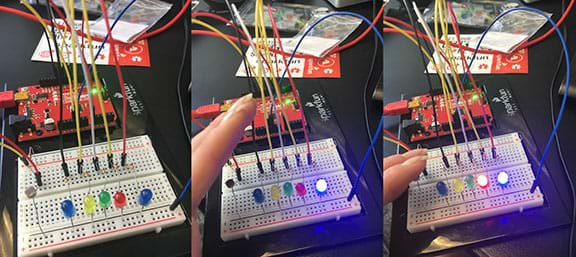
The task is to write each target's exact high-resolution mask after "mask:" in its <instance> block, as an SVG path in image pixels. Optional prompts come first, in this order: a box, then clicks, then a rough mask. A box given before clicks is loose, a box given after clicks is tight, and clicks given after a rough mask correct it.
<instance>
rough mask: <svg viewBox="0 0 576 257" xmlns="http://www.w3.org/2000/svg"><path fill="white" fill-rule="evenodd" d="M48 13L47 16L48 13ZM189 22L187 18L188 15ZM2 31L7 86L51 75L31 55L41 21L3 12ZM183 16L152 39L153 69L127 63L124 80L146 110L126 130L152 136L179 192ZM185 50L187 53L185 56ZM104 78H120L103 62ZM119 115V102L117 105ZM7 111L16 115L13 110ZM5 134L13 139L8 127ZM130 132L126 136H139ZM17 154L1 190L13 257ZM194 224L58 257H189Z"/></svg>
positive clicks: (8, 162) (185, 147) (3, 243)
mask: <svg viewBox="0 0 576 257" xmlns="http://www.w3.org/2000/svg"><path fill="white" fill-rule="evenodd" d="M175 2H176V3H175V4H174V7H173V8H172V10H171V11H169V12H168V14H167V15H166V16H165V17H164V18H163V19H162V20H160V21H159V24H160V25H163V24H164V23H165V22H166V21H167V20H168V19H170V18H172V17H174V15H175V13H176V12H177V11H178V10H179V9H180V8H179V7H181V4H180V3H179V1H175ZM1 5H4V6H9V7H13V8H17V9H20V10H25V8H24V6H23V5H21V4H19V3H18V1H3V2H2V3H1ZM37 9H38V10H39V12H40V13H41V14H42V15H44V14H45V11H44V10H45V8H44V7H43V6H38V7H37ZM44 17H46V16H44ZM186 20H187V21H189V19H188V18H186ZM0 24H2V25H0V34H1V35H4V36H3V37H2V38H3V40H1V41H0V49H3V50H1V51H0V67H1V69H0V81H1V82H2V84H4V82H6V83H8V88H9V89H12V90H14V89H16V88H17V87H18V86H25V85H31V84H36V83H37V82H38V80H39V79H40V78H46V77H52V76H53V75H52V69H51V66H50V64H48V63H40V62H32V61H30V57H31V56H32V53H33V51H34V49H35V48H36V45H37V44H38V42H39V40H40V38H41V37H42V35H43V33H42V28H41V26H40V25H39V24H38V23H35V22H32V21H30V20H26V19H23V18H21V17H19V16H15V15H11V14H6V13H0ZM184 33H185V32H184V24H183V20H180V22H177V23H176V24H175V25H174V26H172V27H170V28H169V29H168V30H167V31H165V32H164V33H161V34H159V35H157V36H155V37H152V38H150V39H149V41H148V43H149V48H150V58H151V67H150V68H141V67H123V68H122V70H123V72H124V75H125V80H126V83H129V84H131V85H133V86H134V87H135V88H136V91H137V95H138V97H139V98H140V99H141V100H142V102H143V104H144V108H145V109H146V111H147V115H146V116H147V117H145V120H146V121H145V122H143V123H142V124H144V125H143V127H141V128H135V129H130V128H129V129H128V131H129V132H130V131H142V132H141V133H145V134H147V135H149V136H150V138H151V140H152V143H153V145H154V147H155V149H156V152H157V154H158V156H159V158H160V160H161V161H162V162H163V163H164V166H165V169H166V170H167V171H171V174H174V176H172V175H168V177H169V178H170V181H171V183H172V185H173V187H174V189H175V191H176V192H178V193H179V192H180V191H181V190H182V187H183V185H184V184H185V183H186V181H187V180H188V179H189V178H190V172H189V170H190V161H189V160H190V144H189V142H188V140H187V139H186V135H185V134H184V129H183V127H182V123H181V122H180V113H179V109H178V101H177V98H176V82H177V76H178V70H179V67H180V63H181V61H182V56H188V57H187V61H186V63H187V65H186V67H185V69H184V73H183V74H184V75H183V79H182V86H181V88H182V89H183V90H182V92H183V93H184V99H185V100H184V105H185V107H184V110H189V108H190V102H189V101H188V100H186V99H189V98H188V97H189V94H186V88H187V86H188V82H189V81H190V80H189V79H190V66H189V63H190V58H189V55H190V53H189V52H187V53H183V48H184V45H183V42H184V35H185V34H184ZM183 54H184V55H183ZM98 68H99V70H100V71H101V74H102V76H103V77H104V79H106V81H117V77H116V73H115V71H114V68H113V66H106V67H105V66H99V67H98ZM116 108H117V110H120V111H119V112H118V113H120V114H121V106H116ZM7 113H15V111H12V110H9V111H8V112H7ZM6 131H7V133H6V134H7V136H9V137H10V138H14V135H13V134H12V133H11V131H10V129H9V127H8V126H6ZM119 132H120V129H116V130H115V131H114V133H113V134H112V137H113V139H120V138H121V133H119ZM136 135H137V134H136V133H129V134H128V136H136ZM64 141H65V146H66V147H72V146H75V142H76V139H75V138H74V137H71V136H65V137H64ZM33 144H34V145H37V146H38V147H40V148H41V149H42V151H51V150H57V149H58V140H57V139H46V140H39V141H37V142H34V143H33ZM14 164H15V162H14V158H13V156H12V155H11V154H9V153H8V152H6V153H5V159H4V167H3V175H2V185H1V186H2V187H1V191H0V213H2V218H1V219H0V256H13V255H14V256H15V255H16V252H15V249H16V245H15V242H16V233H17V229H16V228H17V227H16V221H17V217H16V205H17V196H16V174H17V173H16V167H15V165H14ZM184 206H185V209H186V210H187V212H188V213H190V198H189V197H187V198H186V200H185V201H184ZM190 234H191V233H190V223H189V222H185V223H184V224H182V225H179V226H177V227H173V228H168V229H165V230H163V231H162V232H161V233H159V234H156V233H146V234H142V235H138V236H133V237H129V238H125V239H120V240H114V241H112V242H107V243H102V244H99V245H96V246H89V247H84V248H81V249H78V250H73V251H69V252H65V253H59V254H57V256H189V255H190V242H191V241H190Z"/></svg>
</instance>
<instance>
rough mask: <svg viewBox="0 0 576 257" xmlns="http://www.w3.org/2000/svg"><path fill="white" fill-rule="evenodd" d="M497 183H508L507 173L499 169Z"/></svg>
mask: <svg viewBox="0 0 576 257" xmlns="http://www.w3.org/2000/svg"><path fill="white" fill-rule="evenodd" d="M498 183H500V185H506V184H508V173H506V172H504V171H501V172H499V173H498Z"/></svg>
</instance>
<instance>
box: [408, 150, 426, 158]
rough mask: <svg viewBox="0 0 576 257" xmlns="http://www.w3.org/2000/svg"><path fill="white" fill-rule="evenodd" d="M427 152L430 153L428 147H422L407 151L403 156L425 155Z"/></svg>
mask: <svg viewBox="0 0 576 257" xmlns="http://www.w3.org/2000/svg"><path fill="white" fill-rule="evenodd" d="M426 153H428V149H425V148H420V149H414V150H410V151H408V152H405V153H403V154H402V156H404V157H409V156H417V155H425V154H426Z"/></svg>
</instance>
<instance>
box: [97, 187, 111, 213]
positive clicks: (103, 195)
mask: <svg viewBox="0 0 576 257" xmlns="http://www.w3.org/2000/svg"><path fill="white" fill-rule="evenodd" d="M98 200H99V201H98V204H99V205H100V208H102V209H107V208H108V207H110V205H112V197H111V196H110V193H108V192H107V191H102V192H100V194H98Z"/></svg>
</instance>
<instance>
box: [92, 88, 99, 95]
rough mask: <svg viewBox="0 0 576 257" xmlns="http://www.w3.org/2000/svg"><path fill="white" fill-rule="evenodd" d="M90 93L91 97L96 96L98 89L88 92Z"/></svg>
mask: <svg viewBox="0 0 576 257" xmlns="http://www.w3.org/2000/svg"><path fill="white" fill-rule="evenodd" d="M90 93H92V94H93V95H96V94H98V89H97V88H92V89H91V90H90Z"/></svg>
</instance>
